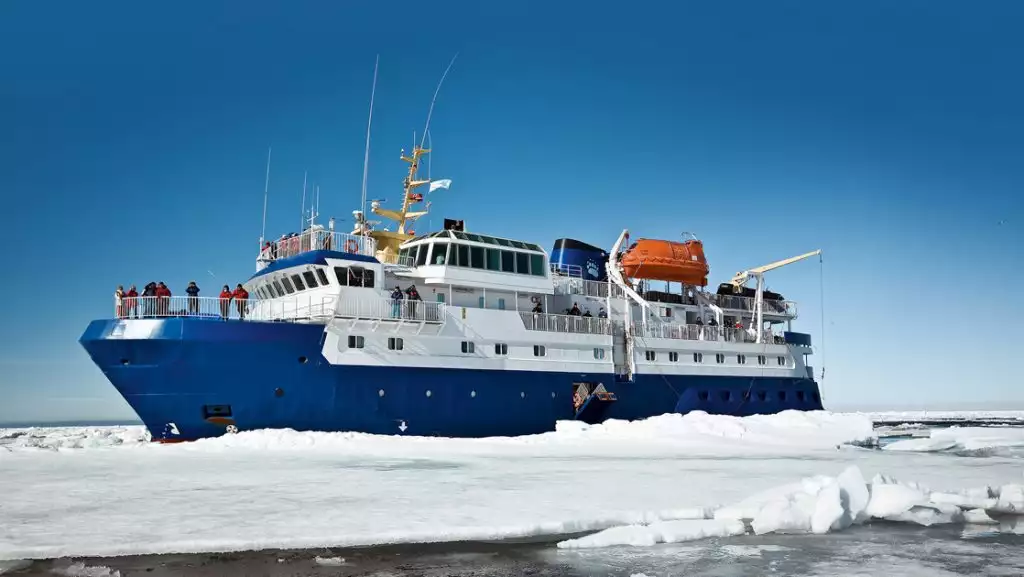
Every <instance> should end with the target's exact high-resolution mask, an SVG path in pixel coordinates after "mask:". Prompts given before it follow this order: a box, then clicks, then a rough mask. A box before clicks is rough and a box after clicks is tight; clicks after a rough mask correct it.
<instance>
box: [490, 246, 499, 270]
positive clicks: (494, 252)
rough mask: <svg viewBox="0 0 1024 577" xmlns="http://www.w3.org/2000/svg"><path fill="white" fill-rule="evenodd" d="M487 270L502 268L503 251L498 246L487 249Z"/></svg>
mask: <svg viewBox="0 0 1024 577" xmlns="http://www.w3.org/2000/svg"><path fill="white" fill-rule="evenodd" d="M487 270H501V251H500V250H498V249H496V248H489V249H487Z"/></svg>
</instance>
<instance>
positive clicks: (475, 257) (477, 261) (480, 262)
mask: <svg viewBox="0 0 1024 577" xmlns="http://www.w3.org/2000/svg"><path fill="white" fill-rule="evenodd" d="M484 254H485V253H484V247H482V246H471V247H469V256H470V259H471V260H472V267H473V268H479V269H482V268H484Z"/></svg>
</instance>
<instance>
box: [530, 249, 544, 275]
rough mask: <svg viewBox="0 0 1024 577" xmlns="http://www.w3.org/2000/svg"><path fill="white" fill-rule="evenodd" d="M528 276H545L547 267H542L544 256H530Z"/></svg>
mask: <svg viewBox="0 0 1024 577" xmlns="http://www.w3.org/2000/svg"><path fill="white" fill-rule="evenodd" d="M530 274H532V275H533V276H544V275H545V274H547V267H546V266H544V255H542V254H531V255H530Z"/></svg>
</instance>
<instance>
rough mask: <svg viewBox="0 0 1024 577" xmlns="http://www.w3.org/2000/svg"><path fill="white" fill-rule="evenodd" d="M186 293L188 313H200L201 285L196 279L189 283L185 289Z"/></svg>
mask: <svg viewBox="0 0 1024 577" xmlns="http://www.w3.org/2000/svg"><path fill="white" fill-rule="evenodd" d="M185 293H187V294H188V313H189V314H191V315H198V314H199V285H197V284H196V281H191V282H189V283H188V288H186V289H185Z"/></svg>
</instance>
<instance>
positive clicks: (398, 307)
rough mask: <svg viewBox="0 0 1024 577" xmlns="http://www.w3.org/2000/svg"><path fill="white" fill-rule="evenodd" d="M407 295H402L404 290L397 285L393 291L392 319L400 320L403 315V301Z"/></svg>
mask: <svg viewBox="0 0 1024 577" xmlns="http://www.w3.org/2000/svg"><path fill="white" fill-rule="evenodd" d="M404 298H405V295H404V294H403V293H402V289H401V288H399V287H398V286H397V285H396V286H395V290H393V291H391V318H395V319H397V318H400V317H401V315H402V300H404Z"/></svg>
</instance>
